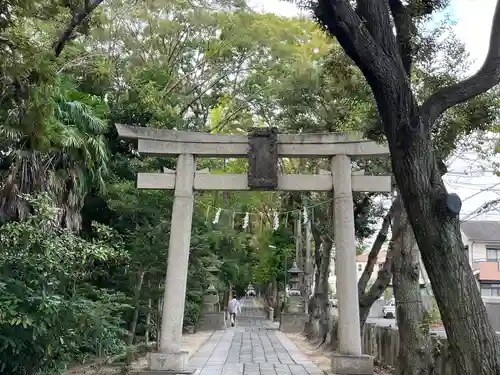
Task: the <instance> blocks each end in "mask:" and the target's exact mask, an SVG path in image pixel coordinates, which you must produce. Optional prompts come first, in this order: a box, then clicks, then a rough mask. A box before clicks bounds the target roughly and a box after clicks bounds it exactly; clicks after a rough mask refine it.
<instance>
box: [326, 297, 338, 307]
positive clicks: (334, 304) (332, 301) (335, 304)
mask: <svg viewBox="0 0 500 375" xmlns="http://www.w3.org/2000/svg"><path fill="white" fill-rule="evenodd" d="M328 302H330V306H331V307H339V301H338V300H337V299H336V298H330V300H329V301H328Z"/></svg>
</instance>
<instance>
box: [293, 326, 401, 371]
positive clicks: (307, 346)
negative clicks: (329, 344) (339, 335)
mask: <svg viewBox="0 0 500 375" xmlns="http://www.w3.org/2000/svg"><path fill="white" fill-rule="evenodd" d="M287 336H288V338H289V339H290V340H291V341H292V342H293V343H294V344H295V345H296V346H297V348H299V349H300V350H301V351H302V352H303V353H304V354H305V355H307V356H308V357H309V358H310V359H311V360H312V361H313V362H314V363H315V364H316V366H318V367H319V368H320V369H321V370H323V371H327V372H329V371H330V356H329V355H328V352H325V351H323V350H318V349H317V346H316V345H314V344H311V343H310V342H309V341H308V340H307V339H306V338H305V336H303V335H302V334H300V333H294V334H291V333H289V334H287ZM373 373H374V374H376V375H392V372H391V371H390V370H388V369H384V368H381V367H378V366H375V368H374V371H373Z"/></svg>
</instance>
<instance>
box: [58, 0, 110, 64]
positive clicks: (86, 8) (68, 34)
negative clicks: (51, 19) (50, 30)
mask: <svg viewBox="0 0 500 375" xmlns="http://www.w3.org/2000/svg"><path fill="white" fill-rule="evenodd" d="M103 1H104V0H85V3H84V5H83V6H82V7H81V8H80V9H78V10H77V11H76V12H74V14H73V17H72V18H71V21H70V22H69V23H68V24H67V25H66V27H65V28H64V29H63V30H62V31H61V32H60V34H59V37H58V38H57V41H56V42H55V43H54V53H55V55H56V57H59V55H60V54H61V52H62V51H63V49H64V47H65V46H66V43H67V42H68V41H70V40H71V39H72V38H73V33H74V32H75V30H76V29H77V28H78V27H79V26H80V25H82V24H83V23H84V22H85V20H86V19H87V18H88V17H89V16H90V14H91V13H92V12H93V11H94V10H95V9H96V8H97V7H98V6H99V5H100V4H101V3H102V2H103Z"/></svg>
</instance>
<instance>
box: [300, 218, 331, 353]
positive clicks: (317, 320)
mask: <svg viewBox="0 0 500 375" xmlns="http://www.w3.org/2000/svg"><path fill="white" fill-rule="evenodd" d="M312 233H313V236H314V241H315V261H316V275H315V277H316V280H315V288H314V295H313V296H312V297H311V298H310V300H309V304H308V313H309V322H308V324H307V330H306V336H307V338H308V339H309V340H311V341H312V342H316V343H318V344H322V343H323V342H324V341H325V339H326V335H327V333H328V329H329V327H328V314H329V303H328V287H329V285H328V276H329V274H330V261H331V254H332V246H333V243H332V241H331V239H330V238H328V237H326V238H324V239H322V238H321V237H322V236H321V234H320V232H319V230H318V229H317V227H316V226H315V225H313V226H312Z"/></svg>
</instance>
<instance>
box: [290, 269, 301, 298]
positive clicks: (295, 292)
mask: <svg viewBox="0 0 500 375" xmlns="http://www.w3.org/2000/svg"><path fill="white" fill-rule="evenodd" d="M301 273H303V272H302V271H301V270H300V268H299V267H297V263H296V262H293V264H292V268H290V269H289V270H288V274H289V275H290V279H289V286H290V292H289V293H290V296H300V295H301V293H300V286H299V284H300V281H299V275H300V274H301Z"/></svg>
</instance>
